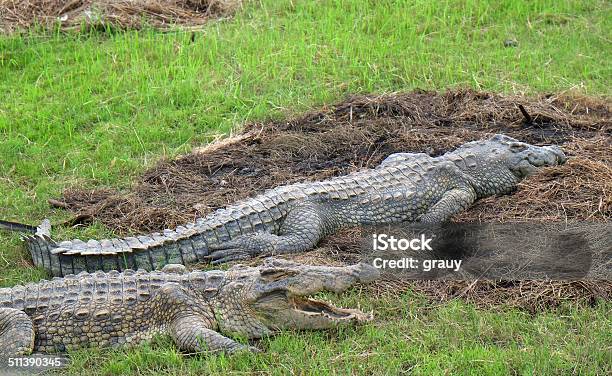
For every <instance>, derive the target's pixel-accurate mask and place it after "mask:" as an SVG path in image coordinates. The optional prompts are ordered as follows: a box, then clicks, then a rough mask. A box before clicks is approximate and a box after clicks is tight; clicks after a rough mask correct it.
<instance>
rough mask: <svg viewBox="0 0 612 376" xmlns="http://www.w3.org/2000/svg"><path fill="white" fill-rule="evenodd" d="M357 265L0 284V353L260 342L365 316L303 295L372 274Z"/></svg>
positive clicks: (215, 347)
mask: <svg viewBox="0 0 612 376" xmlns="http://www.w3.org/2000/svg"><path fill="white" fill-rule="evenodd" d="M379 275H380V274H379V272H378V269H376V268H374V267H373V266H371V265H369V264H365V263H361V264H356V265H352V266H343V267H332V266H311V265H302V264H298V263H294V262H291V261H287V260H283V259H278V258H268V259H266V260H264V262H263V264H262V265H260V266H258V267H248V266H244V265H235V266H233V267H232V268H230V269H228V270H226V271H220V270H212V271H187V269H186V267H185V266H184V265H178V264H169V265H166V266H165V267H164V268H162V270H161V271H145V270H142V269H141V270H138V271H133V270H125V271H123V272H119V271H116V270H114V271H110V272H102V271H97V272H95V273H87V272H82V273H80V274H78V275H69V276H66V277H63V278H60V277H56V278H54V279H53V280H51V281H40V282H38V283H32V284H28V285H25V286H15V287H12V288H3V289H0V358H1V359H6V358H8V357H15V356H25V355H29V354H31V353H32V352H35V353H41V354H52V353H62V352H69V351H72V350H75V349H80V348H87V347H100V348H103V347H119V346H124V345H125V346H130V345H136V344H138V343H140V342H142V341H146V340H149V339H150V338H152V337H153V336H154V335H156V334H166V335H169V336H170V337H171V338H172V339H173V341H174V343H175V344H176V345H177V347H178V348H179V349H181V350H182V351H185V352H189V353H194V352H205V351H206V352H226V353H233V352H236V351H241V350H247V351H248V350H254V351H258V348H256V347H254V346H250V345H247V344H242V343H240V342H237V341H235V340H234V339H231V338H229V337H228V336H232V337H236V336H238V337H240V338H244V339H257V338H262V337H265V336H269V335H272V334H274V333H275V332H278V331H280V330H316V329H327V328H334V327H341V326H348V325H356V324H360V323H364V322H368V321H370V320H371V319H372V313H364V312H362V311H359V310H357V309H347V308H338V307H335V306H333V305H331V304H329V303H326V302H324V301H321V300H314V299H311V298H308V296H310V295H312V294H315V293H318V292H321V291H330V292H341V291H344V290H346V289H347V288H349V287H351V286H353V285H354V284H356V283H368V282H371V281H373V280H375V279H376V278H378V276H379Z"/></svg>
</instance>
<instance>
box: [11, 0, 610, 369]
mask: <svg viewBox="0 0 612 376" xmlns="http://www.w3.org/2000/svg"><path fill="white" fill-rule="evenodd" d="M611 30H612V6H611V4H610V3H609V2H608V1H594V0H587V1H541V0H540V1H529V2H527V1H525V2H523V1H496V2H485V1H473V0H464V1H425V0H417V1H384V0H377V1H358V0H353V1H349V0H343V1H272V0H264V1H258V2H253V1H249V2H248V3H247V5H246V6H245V7H244V9H242V10H241V11H240V12H239V14H237V15H236V17H235V18H233V19H231V20H228V21H222V22H212V23H211V24H209V25H208V26H207V27H206V28H205V29H204V30H203V31H202V32H201V33H197V34H196V36H195V42H193V43H192V42H191V33H180V32H177V33H165V34H162V33H157V32H155V31H151V30H148V31H141V32H127V33H112V34H107V33H89V34H69V35H66V34H54V33H49V34H42V33H40V32H36V33H32V34H30V35H27V36H19V37H17V36H14V37H9V36H2V37H0V218H2V219H13V220H18V221H25V222H30V223H36V222H38V221H39V220H40V219H41V218H44V217H50V218H51V219H52V220H54V221H59V220H62V219H65V218H67V215H68V214H67V213H64V212H61V211H55V210H51V209H49V207H48V205H47V203H46V200H47V199H48V198H52V197H58V196H59V195H60V193H61V191H62V190H63V189H64V188H67V187H74V186H77V187H104V186H109V187H114V188H127V187H129V185H130V184H131V182H132V181H133V180H134V179H135V177H137V176H138V174H139V173H140V172H142V171H143V170H144V169H146V168H147V167H150V166H152V165H153V164H155V163H156V161H158V160H159V159H160V158H163V157H173V156H176V155H178V154H181V153H185V152H188V151H189V150H190V148H191V147H193V146H197V145H201V144H203V143H206V142H207V141H209V140H211V139H212V138H214V137H215V136H216V135H218V134H225V133H228V132H229V131H230V130H231V129H232V128H236V127H240V125H241V124H244V123H245V122H250V121H261V120H265V119H270V118H279V117H283V116H291V115H293V114H296V113H300V112H302V111H305V110H307V109H310V108H312V107H315V106H318V105H321V104H323V103H330V102H333V101H336V100H339V99H341V98H342V97H343V96H345V95H346V94H349V93H350V94H353V93H372V92H374V93H379V92H387V91H400V90H402V91H403V90H410V89H414V88H425V89H439V90H443V89H445V88H449V87H473V88H476V89H482V90H490V91H499V92H509V93H515V92H519V93H527V94H535V93H541V92H560V91H566V90H572V91H577V92H580V93H583V94H587V95H595V96H602V97H609V96H610V95H611V94H612V91H611V89H610V87H611V85H610V83H611V81H612V80H611V76H612V73H611V70H610V63H609V61H612V56H611V55H612V53H611V51H612V49H611V48H610V42H611V40H612V35H611V34H612V31H611ZM506 39H515V40H517V41H518V46H517V47H510V48H506V47H504V45H503V42H504V40H506ZM108 234H109V233H108V230H106V229H104V228H103V227H102V226H100V225H96V226H93V227H91V228H88V229H85V230H81V231H79V232H78V233H77V232H76V231H70V230H64V231H62V232H59V233H57V235H58V237H71V236H77V235H78V236H80V237H92V236H102V235H108ZM0 252H1V253H0V286H11V285H13V284H15V283H21V282H29V281H36V280H38V279H40V278H42V277H44V273H43V272H41V271H39V270H36V269H33V268H31V267H29V266H28V265H27V263H26V262H25V260H28V255H27V254H26V252H25V251H24V249H23V247H22V246H21V245H20V242H19V240H18V238H17V237H16V236H12V235H7V234H0ZM348 296H349V297H351V296H352V295H351V294H349V295H348ZM405 303H406V305H407V306H409V307H411V308H406V309H409V310H413V309H414V310H415V311H414V312H417V313H415V314H418V315H419V316H418V318H419V319H418V320H415V319H414V318H413V317H411V316H409V317H408V318H402V317H403V316H402V315H401V314H400V315H395V316H394V315H390V316H389V317H393V318H394V320H391V321H390V322H385V321H382V320H381V321H378V322H377V324H375V325H374V326H368V327H365V328H362V329H356V330H349V331H343V332H340V333H335V334H322V333H304V334H291V333H288V334H284V335H282V336H280V337H277V338H275V339H273V340H271V341H270V342H269V345H268V344H266V347H268V348H269V349H270V350H271V351H270V352H268V353H266V354H263V355H256V356H243V357H237V358H236V357H232V358H231V359H228V358H223V357H218V358H212V359H207V358H201V359H199V358H198V359H192V358H188V359H183V358H181V357H178V356H177V354H176V352H175V350H173V348H172V347H171V346H169V345H167V344H164V345H161V346H160V347H155V346H154V347H145V348H143V349H139V350H137V351H135V352H132V351H129V352H118V353H113V352H111V353H107V352H91V353H83V354H78V355H77V356H76V359H77V362H78V361H81V362H86V363H87V364H88V365H92V366H93V371H92V372H93V373H96V372H97V373H117V372H119V371H122V370H126V369H129V370H130V371H131V372H132V373H134V374H138V373H151V372H153V370H155V369H156V368H158V367H161V368H164V369H165V368H169V369H172V370H174V371H176V372H177V373H178V372H179V371H180V370H185V371H193V372H196V370H201V371H206V370H210V371H211V372H213V371H214V372H217V371H218V372H221V371H225V370H227V369H232V370H237V371H241V372H242V371H247V370H250V369H251V368H254V369H258V370H261V371H262V372H264V373H267V372H270V373H284V371H285V370H286V369H289V370H294V371H295V372H296V373H299V372H300V369H301V367H304V372H306V373H314V372H315V371H317V370H329V371H330V372H332V373H334V372H335V373H345V372H354V373H360V372H361V373H368V372H370V371H374V370H380V369H383V368H384V367H385V366H387V365H388V366H389V367H390V370H391V371H390V372H392V373H396V371H399V370H401V369H404V370H412V371H411V372H414V373H417V374H418V373H421V374H427V373H429V371H431V372H434V373H444V372H445V370H448V372H450V373H451V374H453V373H466V374H469V373H470V372H472V373H474V374H481V373H483V372H484V373H493V374H504V373H519V374H523V373H524V374H530V373H532V372H530V368H529V367H532V368H533V370H534V371H533V372H535V373H540V374H565V373H566V371H567V372H569V373H571V372H572V369H573V368H572V367H571V366H570V365H571V363H572V362H573V361H577V360H582V361H584V362H585V364H583V365H582V366H581V367H585V368H583V369H582V370H583V371H584V372H582V373H586V374H595V373H598V372H599V373H602V374H603V373H605V372H603V369H604V368H603V367H605V366H608V367H609V363H610V362H609V359H607V361H608V362H606V361H605V360H606V359H604V356H603V355H604V354H605V352H606V349H607V350H608V353H609V343H610V338H609V335H608V337H607V338H605V333H606V331H601V329H602V325H605V324H607V325H608V330H607V332H608V333H609V332H610V330H609V320H606V318H605V315H604V314H603V313H605V312H604V311H605V310H606V309H607V310H608V311H609V310H610V306H609V305H604V306H600V307H599V308H596V309H576V310H575V311H571V313H570V314H569V316H568V317H565V316H563V317H561V316H558V314H554V313H550V314H543V315H541V316H537V317H536V318H534V319H531V318H528V317H524V315H522V314H519V313H495V312H488V311H484V312H479V314H478V315H475V316H474V317H471V316H469V313H470V312H472V314H473V312H474V311H473V309H472V308H470V306H467V305H461V304H458V303H457V304H451V305H449V306H442V307H438V308H435V307H429V305H428V304H427V303H426V302H422V301H421V302H419V303H418V304H417V305H416V306H414V302H411V301H406V302H405ZM372 304H374V303H372ZM393 304H394V303H393V302H380V303H377V304H376V307H377V309H384V307H385V306H386V305H393ZM398 307H399V306H398ZM398 309H401V307H399V308H398ZM602 310H603V311H602ZM463 312H467V313H466V315H468V316H469V317H463V316H461V317H462V318H461V319H459V318H454V317H453V316H452V315H454V314H463ZM444 315H449V316H447V317H445V316H444ZM383 317H384V316H383ZM463 320H467V322H466V321H463ZM479 320H484V321H482V325H483V327H478V326H471V328H472V329H473V331H471V332H470V331H466V330H465V328H463V325H467V324H469V323H473V322H477V321H479ZM597 320H599V321H597ZM444 323H447V324H448V326H450V327H452V328H454V329H455V330H458V331H459V333H460V334H457V335H456V336H455V335H453V332H449V331H448V330H444V328H445V324H444ZM563 328H565V329H566V330H564V329H563ZM485 329H486V330H490V331H493V332H495V333H500V335H501V338H502V340H500V341H495V340H492V339H490V338H489V337H486V335H485V337H483V334H482V333H481V332H480V330H485ZM583 330H592V332H591V333H590V334H588V338H589V341H585V340H584V338H583V337H582V335H586V334H584V333H583V334H581V333H582V331H583ZM508 333H513V335H512V336H511V337H512V338H510V337H508ZM504 338H505V339H504ZM591 338H592V341H591ZM606 339H607V347H606ZM553 345H556V346H553ZM595 345H598V346H595ZM304 347H305V348H306V349H308V350H312V351H304ZM555 347H556V348H555ZM311 352H313V354H311ZM400 353H401V354H400ZM364 354H365V355H364ZM581 364H582V363H581ZM360 367H363V369H362V368H360ZM547 367H548V368H547ZM589 367H591V368H589ZM72 371H73V372H77V371H78V367H74V368H73V369H72Z"/></svg>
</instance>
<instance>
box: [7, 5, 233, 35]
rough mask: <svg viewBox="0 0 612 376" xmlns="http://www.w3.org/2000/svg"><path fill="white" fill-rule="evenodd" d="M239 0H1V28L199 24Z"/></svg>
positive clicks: (134, 27) (122, 27)
mask: <svg viewBox="0 0 612 376" xmlns="http://www.w3.org/2000/svg"><path fill="white" fill-rule="evenodd" d="M240 4H241V1H240V0H39V1H29V0H25V1H19V0H0V31H1V32H4V33H9V32H14V31H18V30H26V29H29V28H31V27H33V26H36V25H40V26H42V27H44V28H54V27H60V28H61V29H64V30H65V29H74V28H81V27H82V26H86V27H93V28H98V27H103V28H106V27H113V28H119V29H139V28H142V27H143V26H144V25H148V26H151V27H155V28H158V29H167V28H169V27H172V26H177V25H178V26H182V27H197V26H199V25H202V24H204V23H205V22H206V21H208V20H209V19H211V18H218V17H222V16H224V15H228V14H230V13H231V12H233V11H234V10H235V9H236V8H237V7H238V6H239V5H240Z"/></svg>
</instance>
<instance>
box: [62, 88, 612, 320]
mask: <svg viewBox="0 0 612 376" xmlns="http://www.w3.org/2000/svg"><path fill="white" fill-rule="evenodd" d="M610 110H611V106H610V103H609V102H608V101H606V100H603V99H597V98H587V97H583V96H578V95H569V94H560V95H542V96H539V97H523V96H505V95H500V94H491V93H486V92H476V91H473V90H450V91H448V92H445V93H437V92H429V91H414V92H409V93H394V94H385V95H380V96H354V97H350V98H347V99H346V100H344V101H342V102H340V103H338V104H336V105H333V106H328V107H323V108H321V109H319V110H316V111H312V112H310V113H307V114H305V115H303V116H299V117H296V118H293V119H290V120H283V121H271V122H263V123H253V124H249V125H247V126H245V127H244V129H243V130H242V131H241V132H240V133H239V134H238V135H236V136H234V137H232V138H229V139H225V140H221V141H219V142H216V143H213V144H211V145H208V146H206V147H204V148H201V149H197V150H195V151H194V152H193V153H191V154H189V155H185V156H183V157H180V158H178V159H175V160H165V161H161V162H160V163H159V164H158V165H157V166H155V167H154V168H152V169H150V170H148V171H146V172H145V173H144V174H143V175H142V177H141V178H140V179H139V181H137V182H136V183H135V184H134V185H133V187H132V189H131V190H129V191H127V192H118V191H115V190H112V189H98V190H93V191H91V190H82V189H68V190H66V191H65V192H64V194H63V197H62V198H61V199H60V200H58V201H59V202H55V204H56V205H60V206H62V207H65V208H66V209H68V210H70V211H72V212H74V213H75V214H76V216H77V217H76V219H75V222H82V221H83V220H89V219H91V218H95V219H96V220H99V221H101V222H102V223H104V224H105V225H106V226H108V227H110V228H112V229H113V230H115V231H116V232H117V233H118V234H128V233H135V232H143V231H157V230H160V229H163V228H172V227H174V226H176V225H177V224H180V223H184V222H187V221H191V220H193V219H194V218H195V217H198V216H203V215H206V214H208V213H210V212H211V211H213V210H215V209H218V208H221V207H224V206H226V205H228V204H230V203H232V202H235V201H237V200H239V199H242V198H246V197H249V196H253V195H255V194H257V193H260V192H262V191H264V190H266V189H269V188H273V187H276V186H278V185H285V184H290V183H295V182H303V181H313V180H321V179H326V178H329V177H333V176H338V175H343V174H347V173H350V172H352V171H355V170H359V169H363V168H368V167H374V166H376V165H377V164H379V163H380V162H381V161H382V160H383V159H384V158H385V157H387V156H388V155H389V154H391V153H395V152H425V153H428V154H430V155H433V156H435V155H440V154H443V153H444V152H446V151H448V150H452V149H454V148H455V147H457V146H459V145H461V144H463V143H465V142H467V141H472V140H478V139H481V138H484V137H488V136H490V135H491V134H494V133H504V134H506V135H509V136H511V137H514V138H517V139H519V140H522V141H526V142H529V143H532V144H556V145H560V146H561V147H562V148H563V150H564V151H565V152H566V154H568V156H569V160H568V162H567V163H566V164H564V165H563V166H558V167H553V168H547V169H545V170H543V171H542V172H541V173H538V174H537V175H535V176H532V177H530V178H528V179H526V180H525V181H524V182H522V183H521V184H520V186H519V189H518V191H517V192H515V193H514V194H512V195H509V196H502V197H494V198H489V199H484V200H481V201H479V202H478V203H477V204H476V205H474V206H473V207H472V208H471V209H470V210H468V211H466V212H465V213H462V214H460V215H457V216H456V218H454V220H455V221H478V220H481V221H501V222H508V221H539V222H544V221H557V222H563V221H597V222H609V221H610V219H611V218H612V153H611V152H610V151H611V150H612V135H611V132H612V114H611V112H610ZM353 231H356V230H355V229H348V230H345V231H341V232H340V233H338V234H336V235H333V236H330V237H329V238H328V239H326V240H325V241H324V242H323V243H322V244H321V247H320V248H318V249H316V250H313V251H311V252H307V253H305V254H302V255H297V256H296V257H295V258H296V259H298V260H301V261H304V262H318V263H334V264H339V263H340V264H341V263H345V262H349V261H351V259H352V257H350V251H351V249H350V244H352V243H351V241H352V240H351V239H354V233H353ZM398 283H399V284H402V285H403V286H404V287H405V288H411V289H413V290H417V291H420V292H423V293H424V294H426V295H427V296H428V297H430V298H432V299H435V300H438V301H443V300H448V299H451V298H457V297H461V298H463V299H467V300H469V301H472V302H474V303H475V304H477V305H484V306H490V305H499V304H502V305H506V306H508V305H509V306H516V307H521V308H525V309H528V310H530V311H537V310H539V309H540V308H542V307H551V306H557V305H559V304H561V303H562V302H563V301H572V302H578V301H580V302H585V303H587V304H593V303H594V302H595V301H596V300H597V299H598V298H603V299H609V298H610V297H611V295H612V282H608V281H575V282H560V281H556V282H555V281H413V282H397V281H396V282H381V283H379V284H375V285H374V286H373V287H367V288H368V289H370V290H371V292H376V293H379V294H384V293H385V291H387V290H388V291H387V292H389V293H391V292H394V291H395V292H396V291H397V289H398ZM385 286H386V287H385Z"/></svg>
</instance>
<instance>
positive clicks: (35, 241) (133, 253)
mask: <svg viewBox="0 0 612 376" xmlns="http://www.w3.org/2000/svg"><path fill="white" fill-rule="evenodd" d="M34 229H35V230H34V231H31V230H28V231H27V232H29V233H28V234H25V235H23V239H24V240H25V241H26V245H27V248H28V250H29V251H30V254H31V255H32V261H33V262H34V265H36V266H37V267H42V268H44V269H46V270H48V271H50V272H51V273H52V274H53V275H54V276H58V277H62V276H65V275H68V274H78V273H80V272H95V271H97V270H102V271H110V270H119V271H122V270H125V269H134V270H137V269H145V270H155V269H160V268H162V267H163V266H164V265H166V264H185V263H189V262H194V261H196V260H200V259H202V260H203V257H204V256H206V254H207V251H208V247H207V243H206V240H205V237H204V234H203V233H202V232H200V231H201V229H200V228H197V227H195V226H192V227H190V228H185V227H179V228H178V229H177V230H165V231H164V232H163V233H153V234H149V235H147V236H139V237H128V238H123V239H118V238H117V239H103V240H100V241H97V240H89V241H87V242H84V241H82V240H79V239H73V240H68V241H62V242H59V243H58V242H56V241H54V240H53V239H52V238H51V224H50V222H49V220H44V221H43V222H42V224H41V225H40V226H38V227H36V228H34Z"/></svg>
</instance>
